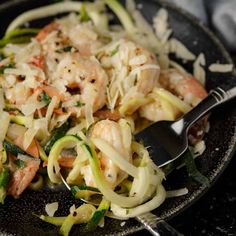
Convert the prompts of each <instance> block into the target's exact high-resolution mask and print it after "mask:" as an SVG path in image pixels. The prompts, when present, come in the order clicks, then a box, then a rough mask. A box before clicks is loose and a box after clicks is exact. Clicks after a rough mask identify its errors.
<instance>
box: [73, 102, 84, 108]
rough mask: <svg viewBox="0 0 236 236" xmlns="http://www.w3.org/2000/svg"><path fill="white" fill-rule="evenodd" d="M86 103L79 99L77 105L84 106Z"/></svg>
mask: <svg viewBox="0 0 236 236" xmlns="http://www.w3.org/2000/svg"><path fill="white" fill-rule="evenodd" d="M84 105H85V103H83V102H80V101H78V102H76V105H75V106H76V107H82V106H84Z"/></svg>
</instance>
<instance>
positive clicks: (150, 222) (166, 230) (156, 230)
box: [136, 212, 183, 236]
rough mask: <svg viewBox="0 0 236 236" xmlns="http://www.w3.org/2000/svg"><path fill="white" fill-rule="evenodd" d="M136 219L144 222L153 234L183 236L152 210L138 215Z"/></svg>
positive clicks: (158, 235)
mask: <svg viewBox="0 0 236 236" xmlns="http://www.w3.org/2000/svg"><path fill="white" fill-rule="evenodd" d="M136 219H137V220H138V221H139V222H140V223H142V224H143V225H144V227H145V229H147V230H148V231H149V232H150V233H151V234H152V235H155V236H161V235H163V236H166V235H168V236H183V234H180V233H179V232H178V231H176V230H175V229H174V228H173V227H171V226H170V225H169V224H167V223H166V222H165V221H164V220H162V219H161V218H159V217H157V216H156V215H154V214H152V213H151V212H148V213H145V214H143V215H140V216H137V217H136Z"/></svg>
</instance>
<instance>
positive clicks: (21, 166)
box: [14, 159, 25, 169]
mask: <svg viewBox="0 0 236 236" xmlns="http://www.w3.org/2000/svg"><path fill="white" fill-rule="evenodd" d="M14 163H15V164H16V166H17V167H18V168H20V169H24V167H25V162H24V161H22V160H20V159H17V160H15V162H14Z"/></svg>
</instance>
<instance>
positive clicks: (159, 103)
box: [139, 91, 180, 122]
mask: <svg viewBox="0 0 236 236" xmlns="http://www.w3.org/2000/svg"><path fill="white" fill-rule="evenodd" d="M147 96H148V97H150V98H152V102H150V103H148V104H145V105H144V106H141V107H140V109H139V114H140V116H141V117H143V118H146V119H147V120H150V121H154V122H157V121H160V120H174V119H176V118H177V117H178V116H179V114H180V112H179V111H178V109H176V108H175V107H174V106H172V105H171V104H170V103H169V102H168V101H165V100H163V99H161V98H160V97H159V96H158V95H157V94H155V92H154V91H153V92H152V93H150V94H148V95H147Z"/></svg>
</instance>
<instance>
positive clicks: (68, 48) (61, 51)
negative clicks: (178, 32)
mask: <svg viewBox="0 0 236 236" xmlns="http://www.w3.org/2000/svg"><path fill="white" fill-rule="evenodd" d="M72 49H73V47H72V46H67V47H64V48H60V49H57V50H56V52H57V53H63V52H71V51H72Z"/></svg>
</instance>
